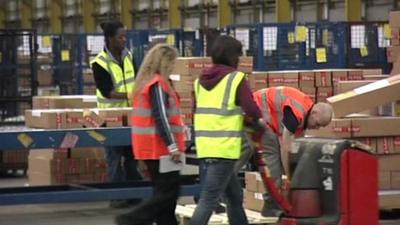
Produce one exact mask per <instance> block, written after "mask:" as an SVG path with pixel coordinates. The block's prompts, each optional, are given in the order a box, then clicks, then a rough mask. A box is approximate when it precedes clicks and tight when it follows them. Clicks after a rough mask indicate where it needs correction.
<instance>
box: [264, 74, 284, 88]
mask: <svg viewBox="0 0 400 225" xmlns="http://www.w3.org/2000/svg"><path fill="white" fill-rule="evenodd" d="M284 84H285V81H284V72H283V71H279V72H268V86H269V87H278V86H283V85H284Z"/></svg>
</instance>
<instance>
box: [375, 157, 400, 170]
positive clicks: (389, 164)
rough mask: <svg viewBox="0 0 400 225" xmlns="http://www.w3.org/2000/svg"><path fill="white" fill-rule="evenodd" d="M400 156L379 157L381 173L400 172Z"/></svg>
mask: <svg viewBox="0 0 400 225" xmlns="http://www.w3.org/2000/svg"><path fill="white" fill-rule="evenodd" d="M399 162H400V154H392V155H379V156H378V165H379V171H393V170H397V171H400V163H399Z"/></svg>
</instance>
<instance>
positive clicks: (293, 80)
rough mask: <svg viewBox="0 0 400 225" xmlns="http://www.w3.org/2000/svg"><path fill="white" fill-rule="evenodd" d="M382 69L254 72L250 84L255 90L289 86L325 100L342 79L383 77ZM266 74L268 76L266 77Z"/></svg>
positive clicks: (317, 100) (335, 91) (315, 99)
mask: <svg viewBox="0 0 400 225" xmlns="http://www.w3.org/2000/svg"><path fill="white" fill-rule="evenodd" d="M381 74H382V70H381V69H365V70H364V69H326V70H299V71H270V72H253V74H252V75H251V76H250V78H251V79H250V85H251V87H252V89H253V90H254V91H256V90H260V89H263V88H267V87H276V86H289V87H294V88H297V89H299V90H301V91H302V92H304V93H306V94H307V95H309V96H310V97H311V98H312V99H313V100H314V102H325V101H326V99H327V98H329V97H331V96H333V95H334V94H335V93H337V86H338V83H339V82H340V81H347V80H363V79H364V77H369V79H374V80H376V79H381V78H383V77H382V75H381ZM265 76H266V78H265Z"/></svg>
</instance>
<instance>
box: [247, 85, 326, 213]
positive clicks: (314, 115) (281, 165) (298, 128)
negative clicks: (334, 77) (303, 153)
mask: <svg viewBox="0 0 400 225" xmlns="http://www.w3.org/2000/svg"><path fill="white" fill-rule="evenodd" d="M253 97H254V100H255V101H256V103H257V105H258V107H259V108H260V111H261V112H262V114H263V118H264V121H265V122H266V125H267V126H266V127H267V128H269V129H266V131H265V133H264V135H263V137H262V147H263V149H264V152H263V158H264V161H265V163H266V165H267V166H268V168H269V170H270V173H271V176H272V177H273V178H274V180H275V184H276V185H277V186H278V187H280V186H281V183H282V176H284V175H285V174H288V172H289V162H288V158H289V151H290V146H291V144H292V142H293V141H294V139H295V138H297V137H301V136H303V134H304V131H305V130H306V129H319V128H320V127H324V126H327V125H328V124H329V123H330V122H331V120H332V116H333V110H332V107H331V106H330V105H329V104H327V103H316V104H314V102H313V101H312V99H311V98H310V97H309V96H308V95H306V94H304V93H303V92H301V91H299V90H297V89H295V88H292V87H271V88H266V89H262V90H258V91H256V92H254V93H253ZM265 197H266V198H265V199H266V200H265V204H264V208H263V210H262V213H261V214H262V215H263V216H279V215H280V214H281V212H282V211H281V210H279V207H278V206H277V205H276V203H275V202H274V201H273V200H272V199H271V198H268V196H265Z"/></svg>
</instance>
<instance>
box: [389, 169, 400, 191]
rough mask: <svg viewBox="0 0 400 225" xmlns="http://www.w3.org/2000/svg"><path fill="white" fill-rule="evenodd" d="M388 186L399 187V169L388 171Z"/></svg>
mask: <svg viewBox="0 0 400 225" xmlns="http://www.w3.org/2000/svg"><path fill="white" fill-rule="evenodd" d="M390 187H391V188H392V189H399V188H400V171H391V172H390Z"/></svg>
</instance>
